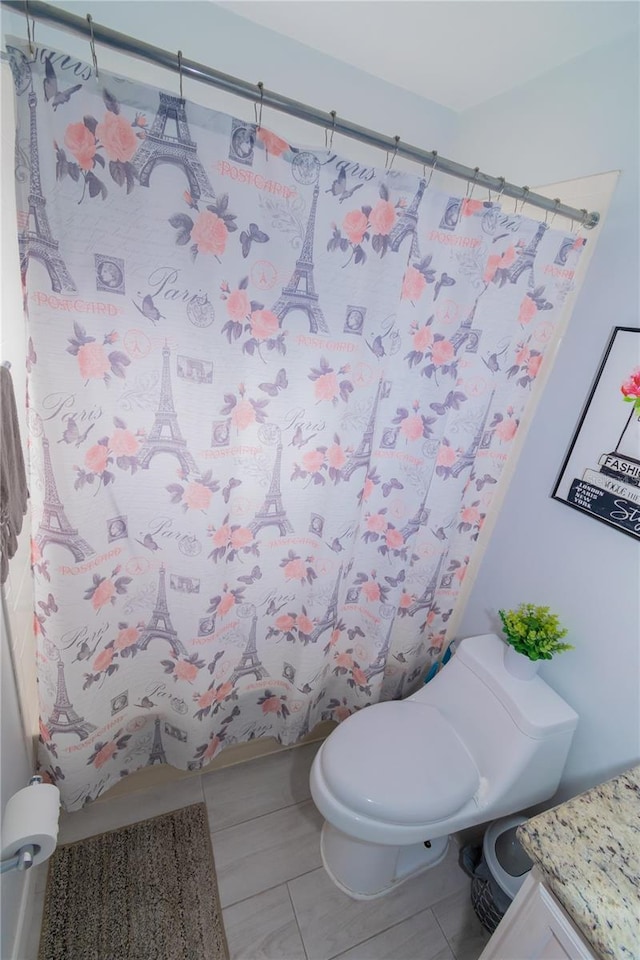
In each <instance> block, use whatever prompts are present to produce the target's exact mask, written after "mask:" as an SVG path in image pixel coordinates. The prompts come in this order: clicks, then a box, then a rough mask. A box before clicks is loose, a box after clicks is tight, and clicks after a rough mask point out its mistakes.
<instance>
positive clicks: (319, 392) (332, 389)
mask: <svg viewBox="0 0 640 960" xmlns="http://www.w3.org/2000/svg"><path fill="white" fill-rule="evenodd" d="M350 369H351V368H350V367H349V365H348V364H345V365H344V366H343V367H340V368H339V370H338V372H337V373H336V372H335V370H334V368H333V367H331V366H329V363H328V361H327V360H326V359H325V358H324V357H320V366H319V367H313V368H312V370H311V373H310V374H308V377H309V380H312V381H313V383H314V387H313V393H314V396H315V398H316V400H317V402H318V403H321V402H322V401H323V400H329V401H330V402H331V403H332V404H333V405H334V407H335V406H336V404H337V403H338V399H341V400H343V401H344V402H345V403H346V402H347V401H348V399H349V395H350V394H351V393H353V383H352V382H351V380H347V378H346V376H345V374H347V373H349V372H350ZM338 377H345V378H344V379H343V380H338Z"/></svg>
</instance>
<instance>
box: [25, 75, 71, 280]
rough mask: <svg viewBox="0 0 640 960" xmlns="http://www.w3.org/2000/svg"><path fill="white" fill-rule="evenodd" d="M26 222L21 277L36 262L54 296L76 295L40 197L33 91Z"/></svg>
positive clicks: (32, 96) (30, 117) (33, 94)
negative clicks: (65, 293)
mask: <svg viewBox="0 0 640 960" xmlns="http://www.w3.org/2000/svg"><path fill="white" fill-rule="evenodd" d="M28 102H29V155H30V162H29V195H28V202H29V218H28V221H27V225H26V227H25V229H24V231H23V232H22V233H20V234H19V235H18V248H19V251H20V271H21V273H22V275H23V276H24V275H25V274H26V272H27V267H28V265H29V259H30V258H31V257H33V259H34V260H39V261H40V263H42V264H43V266H45V267H46V270H47V273H48V274H49V279H50V280H51V289H52V290H53V291H54V293H60V292H61V291H62V290H67V291H68V292H69V293H75V292H76V289H77V288H76V285H75V283H74V282H73V278H72V277H71V274H70V273H69V271H68V270H67V267H66V264H65V262H64V260H63V259H62V257H61V256H60V253H59V251H58V246H59V244H58V241H57V240H54V239H53V235H52V233H51V227H50V226H49V218H48V217H47V212H46V209H45V207H46V205H47V201H46V200H45V198H44V197H43V196H42V183H41V181H40V159H39V157H38V129H37V123H36V106H37V103H38V98H37V97H36V95H35V93H34V92H33V90H31V91H30V92H29V98H28Z"/></svg>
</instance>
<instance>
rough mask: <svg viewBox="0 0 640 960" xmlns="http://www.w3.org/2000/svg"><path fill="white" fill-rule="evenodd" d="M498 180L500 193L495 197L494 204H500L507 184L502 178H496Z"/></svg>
mask: <svg viewBox="0 0 640 960" xmlns="http://www.w3.org/2000/svg"><path fill="white" fill-rule="evenodd" d="M498 180H499V181H500V191H499V193H498V196H497V197H496V203H500V201H501V199H502V194H503V193H504V187H505V184H506V182H507V181H506V180H505V178H504V177H498Z"/></svg>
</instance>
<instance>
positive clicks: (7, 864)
mask: <svg viewBox="0 0 640 960" xmlns="http://www.w3.org/2000/svg"><path fill="white" fill-rule="evenodd" d="M37 783H42V777H37V776H36V777H31V779H30V780H29V786H32V785H33V784H37ZM38 849H39V848H38ZM36 852H37V851H36V848H35V847H34V845H33V844H32V843H27V844H25V846H24V847H21V848H20V850H19V852H18V853H17V855H16V856H15V857H11V859H10V860H2V861H0V873H8V872H9V870H28V869H29V867H32V866H33V858H34V856H35V854H36Z"/></svg>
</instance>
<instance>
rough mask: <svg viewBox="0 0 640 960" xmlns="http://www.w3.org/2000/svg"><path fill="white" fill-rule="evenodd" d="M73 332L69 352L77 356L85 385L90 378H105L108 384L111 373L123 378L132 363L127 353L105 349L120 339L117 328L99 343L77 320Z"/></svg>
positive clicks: (69, 340) (69, 339)
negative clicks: (108, 351)
mask: <svg viewBox="0 0 640 960" xmlns="http://www.w3.org/2000/svg"><path fill="white" fill-rule="evenodd" d="M73 332H74V334H75V336H74V337H69V338H68V342H69V344H70V346H68V347H67V353H70V354H71V356H73V357H77V360H78V369H79V371H80V376H81V377H82V379H83V380H84V382H85V386H86V385H87V384H88V383H89V381H90V380H104V382H105V383H106V384H107V386H108V385H109V382H110V380H111V376H110V374H113V375H114V376H116V377H122V378H124V377H125V376H126V371H125V368H126V367H128V366H129V364H130V363H131V360H130V359H129V357H128V356H127V355H126V353H122V352H121V351H120V350H112V351H111V352H110V353H107V352H106V350H105V347H108V346H110V345H111V344H112V343H115V342H116V340H117V339H118V334H117V333H116V332H115V330H112V331H111V332H110V333H106V334H105V335H104V338H103V342H102V343H98V342H97V341H96V338H95V337H90V336H89V335H88V334H87V331H86V330H85V328H84V327H83V326H82V325H81V324H80V323H78V322H77V320H76V321H74V324H73Z"/></svg>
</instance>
